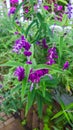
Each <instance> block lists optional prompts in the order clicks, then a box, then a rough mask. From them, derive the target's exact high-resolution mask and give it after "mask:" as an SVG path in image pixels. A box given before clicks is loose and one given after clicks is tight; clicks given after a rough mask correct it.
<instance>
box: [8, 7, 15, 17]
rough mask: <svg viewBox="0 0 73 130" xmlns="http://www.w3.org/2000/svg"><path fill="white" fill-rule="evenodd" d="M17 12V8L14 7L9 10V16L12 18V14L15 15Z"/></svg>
mask: <svg viewBox="0 0 73 130" xmlns="http://www.w3.org/2000/svg"><path fill="white" fill-rule="evenodd" d="M15 11H16V7H14V6H13V7H11V8H10V10H9V12H8V16H10V15H11V14H14V13H15Z"/></svg>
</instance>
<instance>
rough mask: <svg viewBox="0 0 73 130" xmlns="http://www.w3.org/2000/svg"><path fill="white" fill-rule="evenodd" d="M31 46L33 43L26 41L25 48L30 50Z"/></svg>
mask: <svg viewBox="0 0 73 130" xmlns="http://www.w3.org/2000/svg"><path fill="white" fill-rule="evenodd" d="M30 47H31V44H30V43H29V42H27V41H26V42H25V45H24V48H25V50H27V51H28V50H29V49H30Z"/></svg>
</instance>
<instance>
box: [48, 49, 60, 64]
mask: <svg viewBox="0 0 73 130" xmlns="http://www.w3.org/2000/svg"><path fill="white" fill-rule="evenodd" d="M56 58H58V55H57V52H56V47H52V48H50V49H49V50H48V62H46V64H47V65H52V64H55V59H56Z"/></svg>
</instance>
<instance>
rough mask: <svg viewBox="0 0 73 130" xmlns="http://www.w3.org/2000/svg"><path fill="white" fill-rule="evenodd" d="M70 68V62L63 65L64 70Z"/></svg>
mask: <svg viewBox="0 0 73 130" xmlns="http://www.w3.org/2000/svg"><path fill="white" fill-rule="evenodd" d="M68 67H69V62H68V61H66V62H65V64H64V65H63V70H65V69H68Z"/></svg>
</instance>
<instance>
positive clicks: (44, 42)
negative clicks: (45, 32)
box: [42, 38, 48, 48]
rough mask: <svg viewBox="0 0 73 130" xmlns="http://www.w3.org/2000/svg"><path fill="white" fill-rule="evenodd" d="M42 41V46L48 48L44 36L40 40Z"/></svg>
mask: <svg viewBox="0 0 73 130" xmlns="http://www.w3.org/2000/svg"><path fill="white" fill-rule="evenodd" d="M42 43H43V47H44V48H48V45H47V44H46V39H45V38H44V39H43V40H42Z"/></svg>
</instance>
